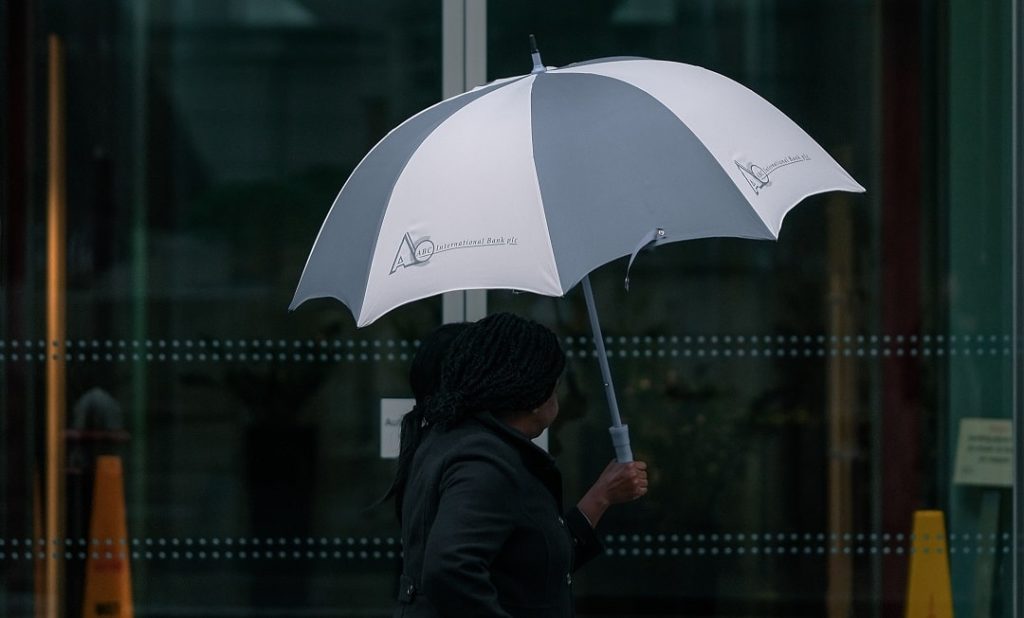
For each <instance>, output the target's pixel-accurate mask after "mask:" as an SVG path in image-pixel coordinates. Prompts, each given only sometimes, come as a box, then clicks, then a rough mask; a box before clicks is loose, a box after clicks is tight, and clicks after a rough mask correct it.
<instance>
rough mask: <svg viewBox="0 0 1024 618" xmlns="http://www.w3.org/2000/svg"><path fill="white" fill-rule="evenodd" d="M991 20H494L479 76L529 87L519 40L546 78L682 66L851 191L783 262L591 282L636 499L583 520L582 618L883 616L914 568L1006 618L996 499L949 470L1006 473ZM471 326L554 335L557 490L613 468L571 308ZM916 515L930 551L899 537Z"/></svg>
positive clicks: (696, 252)
mask: <svg viewBox="0 0 1024 618" xmlns="http://www.w3.org/2000/svg"><path fill="white" fill-rule="evenodd" d="M1010 10H1011V3H1010V2H999V3H995V4H992V3H989V4H984V5H979V4H972V3H956V2H951V3H938V4H935V3H931V4H929V3H911V4H901V5H895V4H892V3H881V2H868V3H859V4H851V3H847V2H825V3H821V2H819V3H795V4H794V3H776V2H762V1H752V2H732V3H721V2H673V1H670V0H669V1H664V2H661V1H651V0H648V1H640V0H636V1H634V0H622V1H618V2H610V3H588V4H581V3H568V4H566V3H559V4H552V3H543V2H529V1H528V2H503V1H495V2H492V3H490V5H489V24H490V28H489V32H488V66H489V77H490V78H492V79H494V78H499V77H505V76H508V75H513V74H521V73H525V72H527V71H528V70H529V69H530V66H531V65H530V59H529V57H528V55H527V50H528V47H527V39H526V35H527V34H528V33H531V32H532V33H534V34H536V37H537V40H538V43H539V46H540V51H541V53H542V54H543V59H544V61H545V63H546V64H548V65H556V66H557V65H564V64H569V63H572V62H578V61H581V60H587V59H591V58H597V57H602V56H622V55H635V56H647V57H652V58H659V59H666V60H674V61H680V62H686V63H691V64H697V65H701V66H704V67H707V68H709V69H711V70H714V71H717V72H719V73H722V74H724V75H726V76H728V77H730V78H732V79H734V80H737V81H739V82H740V83H742V84H744V85H746V86H748V87H750V88H751V89H753V90H754V91H755V92H758V93H759V94H760V95H761V96H763V97H765V98H766V99H767V100H768V101H770V102H772V103H773V104H774V105H776V106H777V107H778V108H779V109H781V110H782V111H783V112H784V113H786V114H788V115H789V116H790V117H791V118H793V119H794V120H795V121H796V122H797V123H798V124H799V125H801V126H802V127H803V128H804V129H805V130H806V131H807V132H808V133H809V134H810V135H811V136H813V137H814V138H815V139H816V140H817V141H818V142H819V143H820V144H821V145H822V146H823V147H824V148H825V149H826V150H827V151H829V152H830V153H831V154H832V155H833V156H834V157H835V158H836V159H837V160H838V161H839V162H840V163H842V164H843V165H844V167H846V168H847V169H848V170H849V171H850V172H851V174H852V175H853V176H854V177H855V178H857V179H858V180H859V181H860V182H861V183H862V184H864V185H865V186H866V187H867V193H866V194H865V195H863V196H861V195H850V194H827V195H824V196H817V197H812V198H809V199H807V200H805V202H804V203H803V204H802V205H801V206H799V207H798V208H796V209H795V210H794V211H793V212H791V213H790V215H789V216H788V218H787V220H786V222H785V226H784V227H783V229H782V232H781V237H780V238H779V241H778V242H777V243H766V242H755V241H749V240H739V239H709V240H699V241H691V242H685V243H679V244H674V245H669V246H664V247H660V248H658V249H657V250H656V251H654V252H650V253H645V254H642V255H641V256H640V257H639V258H638V259H637V262H636V263H635V265H634V266H633V269H632V271H631V272H630V289H629V291H628V293H627V292H625V291H624V289H623V279H624V277H625V271H626V265H625V261H624V260H619V261H616V262H613V263H611V264H608V265H606V266H604V267H602V268H600V269H598V270H597V271H596V272H595V274H594V275H593V277H592V280H593V283H594V288H595V294H596V296H597V304H598V307H599V310H600V311H601V318H602V319H601V322H602V325H603V327H604V329H605V335H606V343H607V345H608V348H609V352H610V354H611V364H612V372H613V376H614V379H615V382H616V388H617V391H618V393H619V400H620V408H621V409H622V411H623V414H624V417H625V421H626V422H628V423H629V425H630V428H631V432H632V435H633V448H634V452H635V453H636V455H637V457H638V458H641V459H644V460H646V461H648V462H649V464H650V466H651V469H652V474H653V480H652V486H651V493H650V494H649V495H648V497H647V498H646V499H645V500H643V501H642V502H641V503H638V504H635V505H631V506H629V507H622V508H619V509H618V510H617V511H615V512H614V513H610V514H609V515H608V516H607V521H603V522H602V528H603V532H604V534H605V539H606V543H607V549H608V555H607V556H605V558H604V559H603V560H602V561H599V562H596V563H594V564H593V565H591V566H588V568H587V569H586V570H585V571H584V572H583V573H581V576H580V577H579V578H578V579H577V582H578V587H577V596H578V601H579V603H578V607H579V608H580V609H581V610H582V611H583V612H584V613H587V614H593V615H702V616H703V615H709V616H710V615H716V616H719V615H720V616H753V615H757V616H769V615H771V616H793V615H831V616H847V615H856V616H866V615H886V616H889V615H902V614H903V612H904V610H905V609H906V607H907V602H908V601H907V599H908V584H909V581H908V577H909V570H910V567H911V564H912V563H913V562H914V561H915V560H917V561H918V563H919V564H921V563H922V562H921V561H922V560H928V559H933V560H932V564H935V565H946V566H947V567H948V568H949V569H950V572H951V580H950V581H951V588H950V586H947V587H946V588H945V590H947V591H950V590H951V594H952V598H953V605H954V606H955V610H956V613H957V615H979V616H1009V615H1011V611H1012V607H1011V605H1012V603H1011V602H1012V600H1013V598H1014V596H1015V595H1017V596H1019V595H1020V594H1021V593H1020V591H1019V590H1018V591H1016V592H1015V591H1014V587H1013V582H1012V578H1011V551H1012V547H1013V542H1012V539H1011V529H1012V526H1011V511H1010V509H1011V505H1012V496H1013V494H1012V488H1011V487H1010V486H1009V484H1008V482H1006V481H999V480H992V479H983V478H980V477H981V476H982V475H980V474H979V472H978V471H977V470H975V471H973V472H972V471H971V470H970V469H965V468H970V465H969V464H970V463H971V462H972V461H974V463H976V464H977V463H978V462H979V461H980V460H981V458H982V457H990V456H991V457H993V460H992V461H988V460H986V461H988V463H994V464H995V467H996V468H997V469H998V470H1000V471H1002V472H1005V473H1007V474H1008V472H1009V469H1010V458H1009V457H1008V451H1009V450H1011V449H1012V442H1011V441H1008V436H1009V435H1010V434H1009V433H1007V432H1009V431H1010V428H1009V425H1008V421H1009V419H1010V417H1011V414H1012V405H1011V394H1012V387H1013V380H1014V379H1015V376H1014V375H1013V374H1012V373H1011V359H1012V350H1013V342H1012V341H1011V330H1012V328H1011V320H1012V315H1011V295H1012V289H1013V288H1012V280H1011V268H1012V251H1011V249H1012V243H1013V236H1012V226H1011V225H1010V221H1011V212H1012V203H1011V196H1010V190H1011V168H1010V165H1011V156H1010V155H1011V144H1010V139H1011V130H1010V127H1011V117H1012V111H1013V110H1011V100H1010V89H1009V88H1010V69H1011V65H1010V59H1011V54H1010V41H1011V27H1012V26H1011V23H1012V20H1011V19H1010ZM695 96H699V94H696V93H695ZM722 122H728V119H727V118H723V119H722ZM680 199H685V196H680ZM623 207H624V208H628V207H629V205H628V204H624V205H623ZM489 309H490V310H491V311H514V312H517V313H521V314H525V315H529V316H532V317H534V318H535V319H538V320H540V321H542V322H544V323H546V324H549V325H550V326H552V327H553V328H555V329H556V331H557V332H559V333H560V334H561V335H563V336H564V337H565V346H566V348H567V349H568V350H569V351H570V352H571V354H572V356H573V359H574V360H573V362H572V363H571V367H570V374H569V379H568V380H567V384H568V386H567V389H566V392H565V394H564V398H563V408H564V410H565V413H564V414H563V415H562V416H561V417H560V418H559V421H558V422H557V423H556V426H555V427H554V430H553V432H552V437H551V441H552V445H553V450H554V452H556V453H557V454H558V455H559V461H560V465H561V466H562V467H563V470H564V471H565V473H566V477H567V481H566V487H567V488H568V492H569V493H570V494H572V493H573V492H576V493H575V495H577V496H578V495H579V494H581V493H582V492H583V491H584V490H585V489H586V487H587V485H588V483H590V482H591V481H592V480H593V479H594V478H596V476H597V474H598V473H599V472H600V470H601V469H602V467H603V466H604V465H605V463H607V460H608V459H609V458H610V457H611V456H612V450H611V448H610V445H609V444H608V442H609V439H608V434H607V429H606V427H607V426H608V424H609V423H608V417H607V415H606V404H605V402H604V400H603V397H602V395H601V387H600V378H599V373H598V368H597V364H596V362H595V360H594V359H593V353H592V340H591V339H590V332H589V325H588V322H587V316H586V309H585V306H584V303H583V299H582V293H581V292H579V291H576V290H573V291H571V292H570V293H569V294H568V295H567V297H566V298H564V299H552V298H543V297H537V296H533V295H529V294H512V293H509V292H492V293H490V295H489ZM1016 379H1019V376H1016ZM976 418H982V419H987V420H986V421H985V422H983V423H982V424H981V425H978V424H971V423H970V422H969V421H968V420H967V419H976ZM979 444H984V445H985V446H983V447H979V446H977V445H979ZM961 445H965V447H969V448H970V449H971V450H972V453H973V454H972V453H968V454H961V455H960V456H959V457H958V449H959V448H960V447H961ZM996 445H998V446H996ZM979 449H981V450H979ZM985 449H992V452H989V451H988V450H985ZM998 449H1002V450H1001V451H999V452H998V454H996V452H995V451H996V450H998ZM971 457H974V458H975V459H974V460H972V459H971ZM995 460H998V461H995ZM958 464H959V468H958ZM1007 478H1008V477H1007ZM571 497H572V496H571V495H570V496H567V498H569V499H571ZM931 510H935V511H939V512H941V513H942V515H943V518H944V523H945V534H944V535H942V536H941V537H937V536H936V532H935V531H934V530H932V531H929V532H923V530H924V529H923V528H918V529H917V533H916V535H915V528H914V517H915V514H918V513H920V512H922V511H931ZM939 551H941V552H942V553H941V557H940V558H936V556H938V555H939V554H938V552H939Z"/></svg>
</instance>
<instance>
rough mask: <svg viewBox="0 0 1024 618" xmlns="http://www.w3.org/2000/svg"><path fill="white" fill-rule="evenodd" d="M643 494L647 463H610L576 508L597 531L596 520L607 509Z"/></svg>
mask: <svg viewBox="0 0 1024 618" xmlns="http://www.w3.org/2000/svg"><path fill="white" fill-rule="evenodd" d="M646 493H647V464H646V463H644V462H642V461H633V462H630V463H619V462H617V461H612V462H611V463H609V464H608V466H607V467H605V469H604V472H602V473H601V476H599V477H598V478H597V481H596V482H595V483H594V485H593V486H592V487H591V488H590V489H589V490H588V491H587V493H586V495H584V496H583V499H582V500H580V502H579V504H577V505H576V506H577V508H579V510H580V511H581V512H582V513H583V514H584V515H586V516H587V519H589V520H590V525H592V526H594V527H595V528H596V527H597V522H598V520H600V519H601V516H602V515H604V512H605V511H606V510H608V507H609V506H611V505H612V504H622V503H624V502H631V501H633V500H636V499H638V498H641V497H642V496H643V495H644V494H646Z"/></svg>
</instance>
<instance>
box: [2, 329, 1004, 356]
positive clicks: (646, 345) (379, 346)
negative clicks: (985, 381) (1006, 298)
mask: <svg viewBox="0 0 1024 618" xmlns="http://www.w3.org/2000/svg"><path fill="white" fill-rule="evenodd" d="M419 345H420V341H419V340H418V339H344V340H343V339H332V340H325V339H320V340H313V339H291V340H286V339H261V338H249V339H142V340H138V339H133V340H127V339H117V340H113V339H104V340H100V339H67V340H65V341H52V342H50V343H49V344H48V343H47V342H46V340H44V339H9V340H0V363H16V362H45V361H46V360H47V359H53V360H62V361H65V362H68V363H87V362H107V363H115V362H117V363H126V362H131V363H137V362H147V363H149V362H159V363H167V362H172V363H182V362H184V363H209V362H214V363H220V362H243V363H249V362H295V363H315V362H321V363H367V362H409V361H410V360H411V358H412V355H413V354H415V350H416V348H417V347H419ZM605 345H606V348H607V351H608V356H609V357H611V358H632V359H654V358H659V359H664V358H674V359H678V358H684V359H692V358H698V359H708V358H718V359H721V358H754V359H759V358H773V359H801V358H804V359H808V358H825V357H839V356H841V357H849V358H861V359H878V358H892V357H895V358H901V357H923V358H928V357H946V356H950V357H1009V356H1011V355H1012V338H1011V336H1010V335H1007V334H1001V335H994V334H993V335H842V336H840V335H659V336H644V337H639V336H632V337H624V336H623V337H613V336H609V337H606V338H605ZM563 346H564V348H565V350H566V354H567V355H568V356H569V357H570V358H587V357H596V356H597V352H596V351H595V350H594V347H593V339H592V338H588V337H565V338H564V339H563Z"/></svg>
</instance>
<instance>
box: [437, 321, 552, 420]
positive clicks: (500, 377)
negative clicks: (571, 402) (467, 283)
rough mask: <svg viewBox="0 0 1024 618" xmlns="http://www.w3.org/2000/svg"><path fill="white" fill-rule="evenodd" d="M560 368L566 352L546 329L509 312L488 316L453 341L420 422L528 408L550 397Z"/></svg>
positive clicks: (456, 418)
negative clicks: (436, 386) (438, 383)
mask: <svg viewBox="0 0 1024 618" xmlns="http://www.w3.org/2000/svg"><path fill="white" fill-rule="evenodd" d="M564 368H565V353H564V352H562V347H561V346H560V345H559V344H558V337H556V336H555V334H554V333H553V332H551V330H550V329H548V328H547V327H545V326H542V325H540V324H538V323H536V322H533V321H531V320H527V319H526V318H521V317H519V316H517V315H513V314H511V313H497V314H494V315H490V316H488V317H486V318H484V319H482V320H480V321H479V322H476V323H475V324H473V326H471V327H470V328H467V329H466V330H465V331H464V332H462V333H461V334H459V336H458V337H456V339H455V341H454V342H452V350H451V352H450V353H449V354H448V356H447V358H446V359H445V361H444V363H443V365H442V370H441V381H440V385H439V387H438V389H437V392H435V393H434V394H433V395H431V396H430V397H428V398H427V400H426V401H425V402H424V406H423V418H424V419H425V420H426V422H427V423H428V424H430V425H437V426H441V427H448V426H453V425H456V424H458V423H460V422H461V421H463V420H464V419H466V418H468V417H470V416H473V415H475V414H478V413H480V412H484V411H487V412H492V413H494V414H497V415H502V414H504V413H508V412H520V411H525V410H532V409H534V408H536V407H537V406H539V405H540V404H542V403H544V402H545V401H547V400H548V398H550V397H551V394H552V393H553V392H554V390H555V386H556V385H557V384H558V378H559V376H561V375H562V370H563V369H564Z"/></svg>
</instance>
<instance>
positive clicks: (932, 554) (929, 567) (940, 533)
mask: <svg viewBox="0 0 1024 618" xmlns="http://www.w3.org/2000/svg"><path fill="white" fill-rule="evenodd" d="M912 547H913V548H914V551H913V553H912V554H911V555H910V578H909V581H908V582H907V611H906V614H905V616H906V617H907V618H953V594H952V591H951V590H950V585H949V560H948V553H949V552H948V550H947V545H946V525H945V523H944V520H943V517H942V511H916V512H915V513H914V542H913V545H912Z"/></svg>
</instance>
